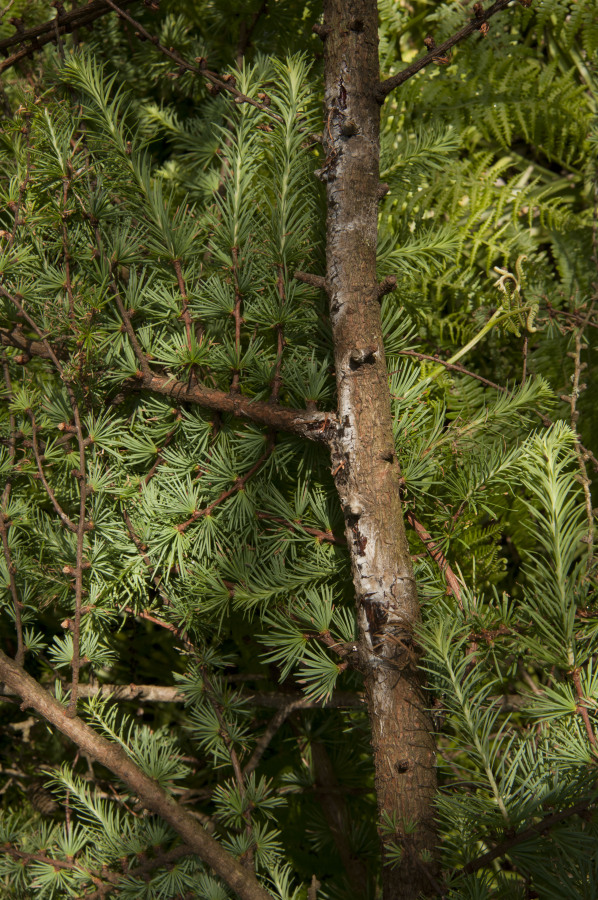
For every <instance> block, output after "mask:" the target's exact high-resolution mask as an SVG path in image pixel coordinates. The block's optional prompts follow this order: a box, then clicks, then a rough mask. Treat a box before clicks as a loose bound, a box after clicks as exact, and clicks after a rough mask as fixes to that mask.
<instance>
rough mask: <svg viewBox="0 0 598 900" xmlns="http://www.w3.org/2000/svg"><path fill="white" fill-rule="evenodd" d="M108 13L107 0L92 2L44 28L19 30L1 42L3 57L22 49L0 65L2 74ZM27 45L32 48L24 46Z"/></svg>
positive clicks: (62, 14)
mask: <svg viewBox="0 0 598 900" xmlns="http://www.w3.org/2000/svg"><path fill="white" fill-rule="evenodd" d="M132 3H133V0H122V5H123V6H130V5H131V4H132ZM109 12H112V10H111V8H110V6H109V5H108V4H107V3H106V0H92V2H90V3H87V4H85V5H82V6H78V7H77V8H76V9H73V10H71V11H70V12H64V10H63V11H61V10H57V12H56V16H55V17H54V18H52V19H49V20H48V21H47V22H43V23H42V24H41V25H34V26H33V27H32V28H28V29H27V30H25V29H23V28H20V29H19V28H17V31H16V34H13V35H11V36H10V37H8V38H4V40H2V41H0V54H3V55H7V53H8V51H9V50H10V48H11V47H18V46H21V49H19V50H17V51H16V52H15V53H13V54H12V56H8V58H7V59H4V60H3V61H2V62H0V74H1V73H2V72H5V71H6V70H7V69H9V68H10V67H11V66H14V65H15V63H17V62H20V60H22V59H25V58H26V57H28V56H33V54H34V53H35V52H36V51H37V50H41V48H42V47H43V46H44V45H45V44H53V43H57V42H58V41H59V40H60V39H61V38H62V37H63V36H64V35H65V34H70V33H71V32H73V31H76V30H77V29H79V28H84V27H88V26H90V25H91V24H92V22H95V20H96V19H99V18H100V17H101V16H105V15H106V13H109ZM27 43H28V44H29V45H30V46H28V47H24V46H22V45H23V44H27Z"/></svg>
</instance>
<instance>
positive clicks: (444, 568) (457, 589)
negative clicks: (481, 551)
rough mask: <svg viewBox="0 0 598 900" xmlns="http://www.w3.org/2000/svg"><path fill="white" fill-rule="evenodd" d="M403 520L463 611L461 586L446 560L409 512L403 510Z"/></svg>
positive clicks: (420, 524) (435, 543) (430, 537)
mask: <svg viewBox="0 0 598 900" xmlns="http://www.w3.org/2000/svg"><path fill="white" fill-rule="evenodd" d="M405 518H406V520H407V522H409V524H410V525H411V527H412V528H413V529H414V531H415V532H416V533H417V536H418V537H419V538H420V540H421V541H422V543H423V544H424V546H425V548H426V550H427V551H428V553H429V555H430V556H431V558H432V559H433V560H434V562H435V563H436V564H437V565H438V568H439V569H440V571H441V572H442V573H443V575H444V577H445V578H446V583H447V585H448V588H449V591H450V592H451V594H453V595H454V596H455V599H456V600H457V603H458V604H459V608H460V609H463V602H462V599H461V585H460V584H459V580H458V578H457V576H456V575H455V573H454V572H453V570H452V569H451V567H450V565H449V563H448V560H447V558H446V556H445V555H444V553H443V552H442V550H441V549H440V547H439V546H438V544H437V542H436V541H435V540H434V539H433V538H432V536H431V535H430V534H429V533H428V532H427V531H426V529H425V528H424V526H423V525H422V523H421V522H419V521H418V520H417V519H416V518H415V516H414V515H413V513H412V512H411V510H409V509H406V510H405Z"/></svg>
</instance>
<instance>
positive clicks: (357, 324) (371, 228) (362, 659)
mask: <svg viewBox="0 0 598 900" xmlns="http://www.w3.org/2000/svg"><path fill="white" fill-rule="evenodd" d="M319 33H320V35H321V36H322V38H323V39H324V42H325V43H324V48H325V104H326V110H325V114H326V121H325V125H324V149H325V152H326V160H325V163H324V165H323V167H322V169H321V170H320V172H319V176H320V178H321V179H322V180H323V181H324V182H325V183H326V188H327V200H328V218H327V264H326V287H327V290H328V294H329V297H330V316H331V322H332V331H333V337H334V353H335V366H336V380H337V388H338V411H339V423H340V424H339V429H338V433H337V437H336V440H335V441H334V446H333V450H332V471H333V474H334V477H335V482H336V487H337V490H338V494H339V497H340V500H341V503H342V507H343V512H344V516H345V530H346V536H347V543H348V546H349V548H350V553H351V561H352V571H353V581H354V585H355V593H356V603H357V616H358V624H359V666H360V668H361V669H362V671H363V673H364V679H365V690H366V695H367V700H368V709H369V716H370V721H371V728H372V745H373V753H374V763H375V770H376V792H377V797H378V808H379V814H380V816H381V817H382V816H383V814H384V813H386V814H387V815H388V816H389V817H390V820H391V821H392V822H394V823H395V834H394V836H392V837H391V838H390V839H391V840H394V842H395V843H397V844H399V845H401V846H402V848H403V854H402V858H401V862H400V863H399V864H398V865H396V866H395V867H394V868H392V867H391V866H390V865H385V866H384V870H383V883H384V898H385V900H399V898H401V900H403V898H404V900H407V898H409V900H415V898H417V897H418V896H419V895H420V894H422V893H423V894H426V893H427V894H429V893H430V890H431V887H432V885H433V884H434V871H435V863H434V861H433V854H434V853H435V848H436V834H435V828H434V819H433V816H434V810H433V806H432V803H433V799H434V795H435V791H436V773H435V744H434V737H433V733H432V723H431V719H430V716H429V714H428V712H427V699H426V697H425V695H424V691H423V679H422V676H421V674H420V673H419V671H418V668H417V648H416V646H415V643H414V638H413V627H414V625H415V624H416V623H417V621H418V618H419V604H418V599H417V592H416V586H415V581H414V578H413V571H412V566H411V558H410V554H409V548H408V544H407V539H406V535H405V527H404V524H403V517H402V512H401V501H400V493H399V487H400V471H399V466H398V462H397V458H396V454H395V449H394V439H393V432H392V421H391V409H390V393H389V388H388V378H387V371H386V360H385V355H384V347H383V342H382V328H381V321H380V303H379V299H378V295H379V292H378V284H377V279H376V243H377V214H378V201H379V198H380V185H379V172H378V166H379V148H380V140H379V122H380V107H379V104H378V101H377V99H376V89H377V86H378V81H379V73H378V13H377V4H376V0H349V2H347V0H324V25H323V27H321V28H320V29H319ZM384 818H386V817H385V816H384ZM422 850H426V851H429V853H430V854H431V859H432V861H430V859H425V860H422V858H421V851H422ZM382 852H383V855H384V854H385V844H384V842H383V844H382ZM425 856H427V854H426V855H425Z"/></svg>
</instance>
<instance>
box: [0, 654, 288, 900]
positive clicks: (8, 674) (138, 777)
mask: <svg viewBox="0 0 598 900" xmlns="http://www.w3.org/2000/svg"><path fill="white" fill-rule="evenodd" d="M0 680H2V681H3V682H5V684H6V685H7V687H8V688H9V689H10V690H11V691H13V692H14V693H16V694H18V696H19V697H21V699H22V701H23V704H22V705H23V708H24V709H25V708H27V707H30V708H31V709H33V710H35V711H36V712H37V713H39V715H41V716H42V718H43V719H44V720H45V721H46V722H48V723H49V724H50V725H53V726H54V727H55V728H57V729H58V730H59V731H60V732H61V733H62V734H64V735H65V736H66V737H68V738H69V739H70V740H72V741H73V742H74V743H75V744H76V745H77V746H78V747H79V748H80V749H81V751H82V752H83V753H86V754H88V755H89V756H91V757H92V758H93V759H96V760H97V761H98V762H100V763H101V764H102V765H103V766H105V767H106V768H107V769H109V770H110V771H111V772H112V773H113V774H114V775H116V777H117V778H119V779H120V780H121V781H123V782H124V784H125V785H126V786H127V788H128V789H129V790H130V791H132V792H133V793H134V794H136V795H137V797H138V798H139V800H140V801H141V803H142V804H143V806H144V807H145V808H146V809H149V810H151V811H152V812H153V813H155V814H156V815H158V816H160V817H161V818H162V819H164V821H165V822H167V823H168V824H169V825H170V826H171V827H172V828H173V829H174V830H175V831H176V833H177V834H178V835H179V837H180V838H181V839H182V841H183V843H184V844H186V845H187V846H188V847H189V848H190V850H191V851H192V852H193V853H197V855H198V856H199V857H200V859H201V860H202V861H203V862H204V863H205V864H206V865H208V866H211V868H212V869H213V870H214V871H215V872H216V874H217V875H219V876H220V877H221V878H222V879H223V881H224V882H225V883H226V884H227V885H228V886H229V887H230V888H231V890H233V891H236V893H237V894H238V896H239V897H240V898H241V900H270V897H269V894H268V893H267V891H266V890H264V888H262V886H261V885H260V884H259V882H258V881H257V879H256V878H255V876H254V875H253V874H252V873H251V872H250V871H248V870H247V869H245V868H243V866H242V865H241V864H240V863H239V862H238V861H237V860H236V859H235V857H234V856H233V855H232V854H231V853H229V852H228V851H226V850H225V849H224V848H223V847H222V846H221V845H220V844H219V843H218V842H217V841H215V840H214V838H212V837H211V836H210V835H209V834H208V833H207V832H206V830H205V829H204V828H203V826H201V825H199V824H198V822H197V821H196V820H195V819H194V817H193V816H192V815H191V814H190V813H189V812H188V811H187V810H186V809H185V808H184V807H183V806H181V805H180V804H178V803H177V802H176V801H175V800H174V799H173V798H172V797H170V796H169V794H168V793H167V792H166V791H165V790H164V789H163V788H161V787H160V786H159V785H158V784H157V782H156V781H154V780H153V779H152V778H150V777H149V776H148V775H146V774H145V773H144V772H143V771H142V770H141V769H140V768H139V766H137V765H136V764H135V763H134V762H133V760H132V759H131V758H130V757H129V756H127V754H126V753H125V751H124V750H123V749H122V748H121V747H120V746H118V745H117V744H115V743H111V742H110V741H108V740H107V739H106V738H104V737H102V736H100V735H99V734H97V733H96V732H95V731H94V730H93V728H91V727H90V726H89V725H87V724H86V723H85V722H83V721H82V720H81V719H80V718H78V717H76V716H75V717H73V718H70V717H69V716H67V715H66V710H65V709H64V707H63V706H62V704H60V703H58V701H56V700H55V699H54V698H53V697H52V696H51V695H50V694H49V693H48V692H47V691H45V690H44V688H43V687H41V685H39V684H38V683H37V682H36V681H35V680H34V679H33V678H31V676H30V675H28V674H27V673H26V672H25V671H24V670H23V669H22V668H21V667H20V666H17V665H16V663H14V662H13V661H12V660H11V659H9V658H8V656H6V654H5V653H3V652H2V651H1V650H0Z"/></svg>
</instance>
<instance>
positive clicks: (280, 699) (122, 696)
mask: <svg viewBox="0 0 598 900" xmlns="http://www.w3.org/2000/svg"><path fill="white" fill-rule="evenodd" d="M70 688H71V686H70V685H69V684H63V685H62V690H63V691H69V690H70ZM0 696H13V692H12V691H6V690H4V691H2V690H0ZM50 696H51V695H50ZM79 697H81V698H82V699H85V698H88V697H103V698H105V699H106V700H111V701H114V702H123V703H124V702H126V701H129V700H134V701H135V702H136V703H185V702H186V700H187V697H186V696H185V695H184V694H182V693H181V691H180V690H179V689H178V688H177V687H171V686H170V685H162V684H80V685H79ZM244 699H245V700H247V702H248V703H249V704H250V705H251V706H255V707H258V708H260V709H285V708H286V707H288V706H290V705H292V707H293V709H365V699H364V695H363V694H359V693H352V692H351V691H333V693H332V695H331V696H330V697H329V698H328V700H326V701H325V702H324V703H321V702H318V701H316V700H308V699H307V698H306V697H304V696H303V695H302V694H299V693H298V692H296V693H282V692H280V691H257V692H255V693H250V694H247V695H244ZM289 711H290V710H289Z"/></svg>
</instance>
